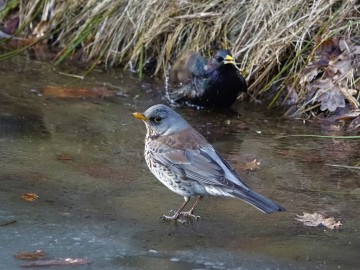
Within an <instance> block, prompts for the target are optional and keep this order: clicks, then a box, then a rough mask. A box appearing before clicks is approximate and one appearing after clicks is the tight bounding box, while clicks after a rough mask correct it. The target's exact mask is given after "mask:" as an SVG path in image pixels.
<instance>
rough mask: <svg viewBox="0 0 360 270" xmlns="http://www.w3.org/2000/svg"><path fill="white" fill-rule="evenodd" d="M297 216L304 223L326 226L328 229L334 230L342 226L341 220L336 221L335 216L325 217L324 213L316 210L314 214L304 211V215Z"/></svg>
mask: <svg viewBox="0 0 360 270" xmlns="http://www.w3.org/2000/svg"><path fill="white" fill-rule="evenodd" d="M296 216H297V218H295V219H296V220H298V221H300V222H302V223H304V225H305V226H309V227H326V228H328V229H331V230H334V229H339V228H340V227H341V226H342V224H341V222H340V221H337V222H336V221H335V219H334V218H333V217H329V218H325V217H324V216H323V215H322V214H320V213H316V212H315V213H314V214H310V213H305V212H303V215H302V216H299V215H296Z"/></svg>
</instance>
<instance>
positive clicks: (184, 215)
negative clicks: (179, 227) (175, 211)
mask: <svg viewBox="0 0 360 270" xmlns="http://www.w3.org/2000/svg"><path fill="white" fill-rule="evenodd" d="M179 216H182V217H185V218H187V219H193V220H195V221H200V219H201V217H200V216H196V215H194V214H193V213H192V212H190V211H188V212H180V214H179Z"/></svg>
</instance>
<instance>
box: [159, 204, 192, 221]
mask: <svg viewBox="0 0 360 270" xmlns="http://www.w3.org/2000/svg"><path fill="white" fill-rule="evenodd" d="M184 200H185V201H184V203H183V204H182V205H181V206H180V208H179V209H178V210H177V211H176V212H175V214H174V215H173V216H165V215H162V217H161V219H162V220H176V221H179V222H180V223H182V224H183V225H185V224H186V223H187V222H186V220H182V219H179V216H180V213H182V212H181V211H182V210H183V209H184V207H185V206H186V205H187V204H188V202H189V201H190V197H184Z"/></svg>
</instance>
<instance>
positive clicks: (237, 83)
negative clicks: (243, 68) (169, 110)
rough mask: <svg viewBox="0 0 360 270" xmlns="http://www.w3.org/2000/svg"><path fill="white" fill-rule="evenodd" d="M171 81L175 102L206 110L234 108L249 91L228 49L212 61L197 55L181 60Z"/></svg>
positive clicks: (219, 53)
mask: <svg viewBox="0 0 360 270" xmlns="http://www.w3.org/2000/svg"><path fill="white" fill-rule="evenodd" d="M169 81H170V85H171V89H172V90H168V93H167V94H168V98H169V100H170V101H171V102H173V103H180V104H185V105H189V106H200V107H203V108H227V107H230V106H231V105H232V104H233V103H234V102H235V100H236V99H237V97H238V96H239V94H240V92H246V91H247V85H246V81H245V79H244V77H242V76H241V75H240V73H239V71H238V69H237V67H236V66H235V61H234V58H233V57H232V55H231V53H230V51H228V50H218V51H217V52H216V53H215V55H214V56H213V57H212V58H211V59H210V60H209V61H207V60H206V59H205V58H204V57H202V56H200V55H197V54H192V55H190V57H187V58H186V59H183V60H179V62H178V63H177V64H175V65H174V67H173V68H172V70H171V71H170V75H169ZM176 86H178V87H176Z"/></svg>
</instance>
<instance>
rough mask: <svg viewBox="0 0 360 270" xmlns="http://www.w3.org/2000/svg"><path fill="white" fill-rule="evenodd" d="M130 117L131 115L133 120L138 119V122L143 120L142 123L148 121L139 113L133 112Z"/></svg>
mask: <svg viewBox="0 0 360 270" xmlns="http://www.w3.org/2000/svg"><path fill="white" fill-rule="evenodd" d="M132 115H133V116H134V117H135V118H137V119H140V120H144V121H146V120H148V119H147V118H146V117H145V115H143V114H142V113H139V112H134V113H133V114H132Z"/></svg>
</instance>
